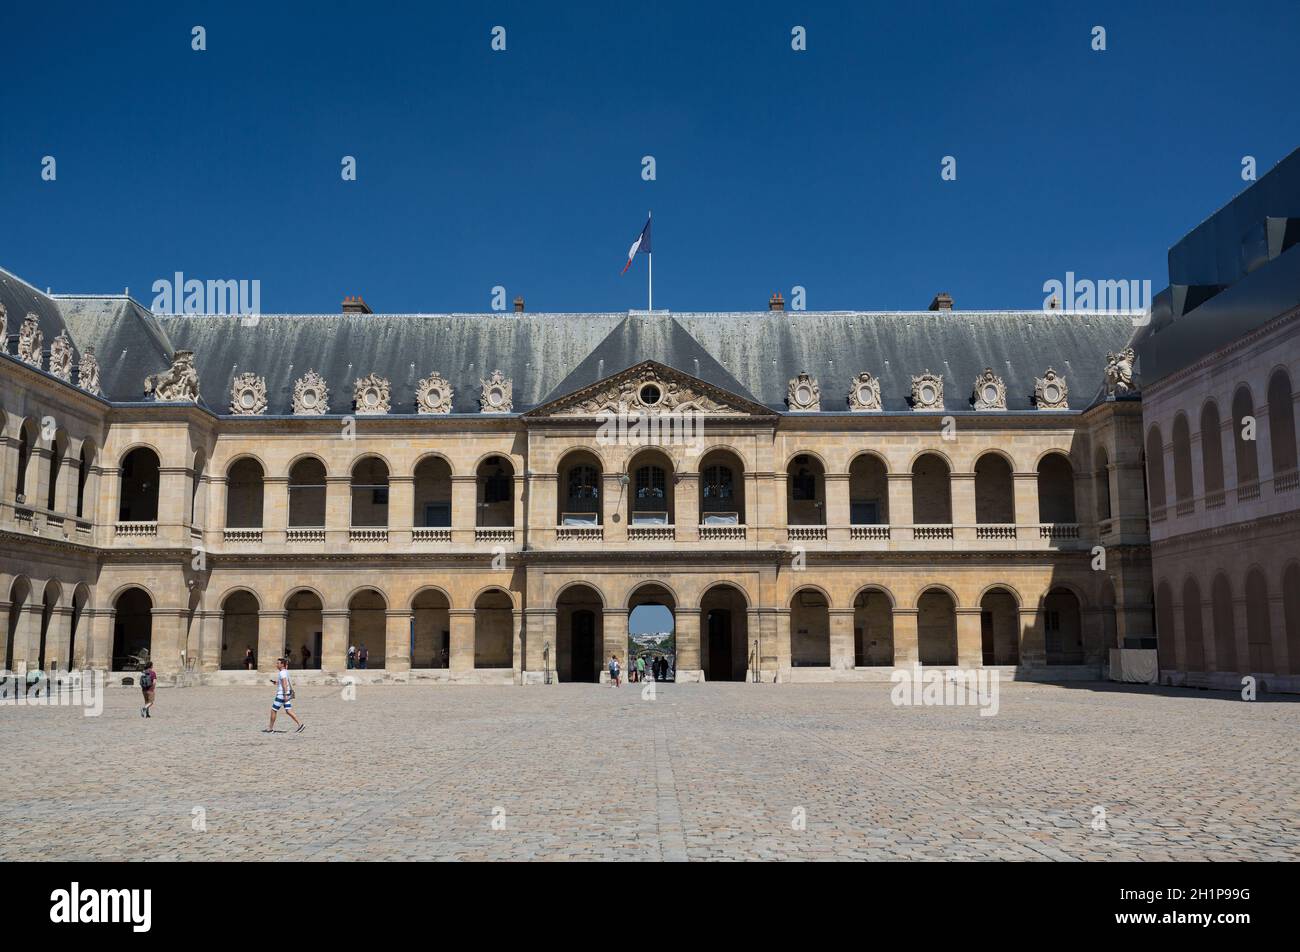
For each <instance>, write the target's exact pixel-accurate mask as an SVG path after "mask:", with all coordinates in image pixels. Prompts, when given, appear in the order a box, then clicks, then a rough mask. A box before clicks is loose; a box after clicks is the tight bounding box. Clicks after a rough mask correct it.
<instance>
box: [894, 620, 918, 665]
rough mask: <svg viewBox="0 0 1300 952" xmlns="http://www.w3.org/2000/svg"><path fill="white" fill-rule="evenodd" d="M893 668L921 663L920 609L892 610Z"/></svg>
mask: <svg viewBox="0 0 1300 952" xmlns="http://www.w3.org/2000/svg"><path fill="white" fill-rule="evenodd" d="M893 616H894V667H897V668H902V667H909V666H911V665H914V664H920V663H921V636H920V630H919V624H920V616H921V612H920V609H916V608H895V609H894V613H893Z"/></svg>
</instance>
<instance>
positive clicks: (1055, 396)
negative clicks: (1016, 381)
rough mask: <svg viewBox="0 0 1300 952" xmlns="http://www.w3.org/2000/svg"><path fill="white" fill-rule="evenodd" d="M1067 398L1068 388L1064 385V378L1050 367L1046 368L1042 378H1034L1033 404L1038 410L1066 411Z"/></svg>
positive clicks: (1067, 407) (1068, 394)
mask: <svg viewBox="0 0 1300 952" xmlns="http://www.w3.org/2000/svg"><path fill="white" fill-rule="evenodd" d="M1069 396H1070V388H1069V387H1068V386H1067V385H1066V383H1065V378H1064V377H1062V376H1061V375H1060V374H1058V373H1057V372H1056V371H1055V370H1053V369H1052V368H1051V367H1048V368H1047V373H1045V374H1044V375H1043V376H1041V377H1035V378H1034V404H1035V405H1036V406H1037V407H1038V409H1040V410H1068V409H1070V405H1069V403H1068V402H1067V401H1068V398H1069Z"/></svg>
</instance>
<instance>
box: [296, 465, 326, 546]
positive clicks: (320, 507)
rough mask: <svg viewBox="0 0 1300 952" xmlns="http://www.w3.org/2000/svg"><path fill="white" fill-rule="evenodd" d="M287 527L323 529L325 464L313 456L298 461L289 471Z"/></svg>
mask: <svg viewBox="0 0 1300 952" xmlns="http://www.w3.org/2000/svg"><path fill="white" fill-rule="evenodd" d="M289 527H290V528H291V529H323V528H324V527H325V464H324V463H322V462H321V461H320V460H318V459H316V458H315V457H314V456H308V457H305V458H304V459H300V460H298V462H296V463H294V464H293V467H292V468H291V469H290V470H289Z"/></svg>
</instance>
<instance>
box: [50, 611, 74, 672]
mask: <svg viewBox="0 0 1300 952" xmlns="http://www.w3.org/2000/svg"><path fill="white" fill-rule="evenodd" d="M71 647H72V606H71V605H56V606H55V607H54V610H53V611H52V612H50V626H49V628H48V629H46V632H45V667H46V668H47V669H49V668H51V667H57V668H58V669H59V670H62V671H66V670H67V669H68V668H69V667H70V659H69V657H68V655H69V654H70V653H71Z"/></svg>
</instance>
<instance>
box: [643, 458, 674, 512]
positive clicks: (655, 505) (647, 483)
mask: <svg viewBox="0 0 1300 952" xmlns="http://www.w3.org/2000/svg"><path fill="white" fill-rule="evenodd" d="M665 487H666V480H665V479H664V471H663V468H662V467H659V466H642V467H640V468H639V469H638V470H637V471H636V501H637V508H638V509H662V508H663V506H664V504H665V501H666V500H667V498H668V492H667V489H666V488H665Z"/></svg>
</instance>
